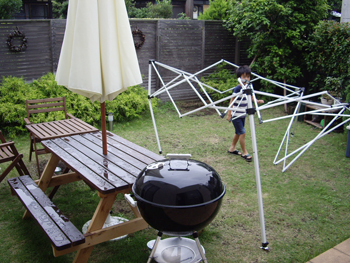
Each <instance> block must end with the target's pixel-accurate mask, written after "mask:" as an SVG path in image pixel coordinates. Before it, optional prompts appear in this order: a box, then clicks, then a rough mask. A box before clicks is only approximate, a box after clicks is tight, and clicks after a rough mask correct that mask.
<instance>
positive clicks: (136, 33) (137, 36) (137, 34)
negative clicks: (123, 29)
mask: <svg viewBox="0 0 350 263" xmlns="http://www.w3.org/2000/svg"><path fill="white" fill-rule="evenodd" d="M132 36H133V38H134V43H135V48H137V49H138V48H141V47H142V45H143V44H144V43H145V40H146V37H145V35H144V34H143V33H142V31H141V30H140V29H135V30H133V31H132ZM136 40H137V41H136Z"/></svg>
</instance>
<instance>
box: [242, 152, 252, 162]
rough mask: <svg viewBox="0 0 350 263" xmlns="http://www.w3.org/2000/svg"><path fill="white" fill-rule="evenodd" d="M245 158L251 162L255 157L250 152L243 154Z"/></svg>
mask: <svg viewBox="0 0 350 263" xmlns="http://www.w3.org/2000/svg"><path fill="white" fill-rule="evenodd" d="M241 157H242V158H243V159H245V160H246V161H247V162H251V161H252V160H253V157H252V156H251V155H250V154H249V153H248V154H246V155H241Z"/></svg>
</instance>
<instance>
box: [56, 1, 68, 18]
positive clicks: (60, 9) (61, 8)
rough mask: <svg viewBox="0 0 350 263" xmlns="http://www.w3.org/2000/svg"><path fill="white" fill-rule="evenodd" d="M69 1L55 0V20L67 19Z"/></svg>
mask: <svg viewBox="0 0 350 263" xmlns="http://www.w3.org/2000/svg"><path fill="white" fill-rule="evenodd" d="M67 12H68V1H67V0H53V1H52V16H53V18H62V19H66V18H67Z"/></svg>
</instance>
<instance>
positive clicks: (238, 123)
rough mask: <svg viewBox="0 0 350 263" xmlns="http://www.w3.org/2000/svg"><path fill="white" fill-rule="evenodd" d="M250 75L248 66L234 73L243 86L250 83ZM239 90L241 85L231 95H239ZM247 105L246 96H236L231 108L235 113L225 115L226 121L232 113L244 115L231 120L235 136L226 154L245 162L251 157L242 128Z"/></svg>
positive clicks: (261, 101) (249, 160) (258, 101)
mask: <svg viewBox="0 0 350 263" xmlns="http://www.w3.org/2000/svg"><path fill="white" fill-rule="evenodd" d="M250 74H251V69H250V67H248V66H242V67H239V68H238V69H237V71H236V75H237V78H241V80H242V83H243V84H246V83H247V82H249V81H250ZM241 89H242V87H241V85H238V86H237V87H235V88H234V89H233V93H239V92H240V91H241ZM234 99H235V98H232V99H231V101H230V105H231V103H232V101H233V100H234ZM241 99H242V101H241ZM252 100H253V101H254V99H253V97H252ZM256 102H257V103H264V101H263V100H257V101H256ZM247 105H248V102H247V99H246V96H244V95H243V94H242V96H241V95H240V96H238V98H237V100H236V102H235V103H234V104H233V107H235V108H236V112H235V111H232V112H231V111H228V114H227V120H228V121H230V120H231V117H232V113H234V115H233V116H234V117H235V116H240V115H242V114H244V115H242V116H240V117H239V118H236V119H234V120H232V123H233V126H234V127H235V135H234V136H233V139H232V144H231V146H230V148H229V150H228V152H229V153H231V154H236V155H240V156H241V157H242V158H244V159H245V160H246V161H247V162H251V161H252V158H253V157H252V156H251V155H250V154H249V153H248V151H247V148H246V146H245V134H246V131H245V128H244V124H245V117H246V114H245V113H246V109H247ZM238 141H239V143H240V145H241V148H242V153H241V152H240V151H238V150H237V149H236V145H237V142H238Z"/></svg>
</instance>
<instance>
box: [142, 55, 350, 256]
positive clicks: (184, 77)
mask: <svg viewBox="0 0 350 263" xmlns="http://www.w3.org/2000/svg"><path fill="white" fill-rule="evenodd" d="M221 63H226V64H227V65H230V66H232V67H235V68H238V67H239V66H237V65H235V64H233V63H231V62H229V61H227V60H224V59H222V60H220V61H218V62H216V63H214V64H212V65H210V66H208V67H206V68H204V69H202V70H200V71H198V72H196V73H188V72H186V71H184V70H180V69H177V68H174V67H171V66H169V65H165V64H163V63H160V62H157V61H155V60H150V61H149V72H148V74H149V75H148V99H149V106H150V111H151V116H152V122H153V126H154V130H155V134H156V139H157V144H158V149H159V153H160V154H161V153H162V149H161V146H160V140H159V136H158V131H157V126H156V122H155V118H154V114H153V110H152V102H151V99H152V98H153V97H156V96H159V95H161V94H163V93H166V94H167V95H168V96H169V99H170V101H171V102H172V104H173V105H174V107H175V109H176V111H177V113H178V115H179V117H180V118H181V117H184V116H187V115H189V114H192V113H195V112H197V111H200V110H203V109H206V108H211V109H214V110H215V111H216V112H217V113H218V115H219V116H220V117H221V118H224V117H225V115H226V113H227V112H228V111H229V110H231V111H235V110H236V109H237V106H236V107H235V106H233V105H234V103H235V102H237V97H238V95H243V96H244V97H246V99H247V101H248V107H247V114H248V116H249V123H250V129H251V136H252V145H253V157H254V168H255V177H256V187H257V194H258V205H259V217H260V226H261V237H262V246H261V248H262V249H264V250H268V242H267V240H266V231H265V219H264V208H263V200H262V190H261V180H260V169H259V158H258V149H257V142H256V130H255V124H254V115H255V113H257V115H258V118H259V123H267V122H272V121H276V120H281V119H286V118H290V122H289V125H288V127H287V130H286V132H285V135H284V137H283V139H282V142H281V144H280V147H279V149H278V151H277V153H276V156H275V159H274V161H273V163H274V164H278V163H281V162H283V169H282V172H284V171H286V170H287V169H288V168H289V167H290V166H291V165H292V164H293V163H294V162H295V161H296V160H297V159H298V158H299V157H300V156H301V155H302V154H303V153H304V152H305V151H306V150H307V149H308V148H309V147H310V146H311V145H312V144H313V143H314V142H315V141H317V140H318V139H320V138H322V137H323V136H324V135H326V134H328V133H330V132H332V131H334V130H335V129H337V128H338V127H341V126H342V125H344V124H345V123H347V122H349V121H350V118H349V117H350V115H349V114H344V112H345V110H350V109H349V105H348V104H347V103H342V102H340V101H339V100H338V99H337V98H334V97H333V96H332V95H330V94H329V93H328V91H321V92H318V93H314V94H309V95H304V88H301V87H297V86H293V85H289V84H285V83H281V82H278V81H275V80H270V79H267V78H264V77H262V76H260V75H258V74H256V73H254V72H252V73H251V76H252V78H253V79H252V80H251V81H250V82H249V83H247V84H243V83H242V81H241V79H240V78H238V82H239V83H240V85H241V86H242V87H243V88H242V90H241V91H240V92H239V93H232V90H233V89H234V87H231V88H229V89H228V90H225V91H220V90H217V89H215V88H213V87H211V86H209V85H207V84H205V83H203V82H201V81H200V79H199V78H198V77H199V75H200V74H203V73H204V72H206V71H208V70H209V69H212V68H213V67H216V66H217V65H219V64H221ZM157 67H161V68H164V69H166V70H169V71H171V72H173V73H174V74H175V77H174V78H172V79H171V80H170V81H168V82H167V83H166V82H165V81H164V79H163V78H162V76H161V74H160V73H159V70H158V68H157ZM152 70H153V71H154V72H155V73H156V75H157V77H158V79H159V81H160V83H161V87H160V88H159V89H158V90H156V91H155V92H153V93H152V91H151V90H152V89H151V85H152V83H151V82H152ZM256 80H262V81H267V82H269V83H271V84H273V85H275V86H277V87H279V88H281V89H283V90H284V91H285V93H286V95H285V96H282V95H277V94H273V93H267V92H262V91H257V90H254V88H253V82H254V81H256ZM184 83H185V84H188V86H189V88H191V89H192V90H193V92H194V93H195V94H196V95H197V96H198V98H199V100H200V101H201V102H202V103H203V106H200V107H198V108H197V109H194V110H191V111H188V112H186V113H181V112H180V110H179V108H178V107H177V105H176V102H175V100H174V99H173V98H172V95H171V94H170V90H172V89H175V88H177V87H179V85H181V84H184ZM194 83H195V84H196V85H197V86H198V88H196V87H195V86H194ZM205 88H207V89H210V90H212V91H214V92H217V93H220V94H224V93H227V92H230V91H231V93H230V94H229V95H228V96H226V97H224V98H222V99H219V100H217V101H213V100H212V98H211V97H210V95H209V94H208V92H207V91H206V89H205ZM198 89H199V90H200V91H201V92H202V93H203V94H204V96H205V98H206V99H207V100H208V101H209V103H208V102H207V101H206V100H205V99H204V98H203V96H202V95H201V94H200V92H199V91H198ZM255 94H258V95H262V96H268V97H271V98H273V99H274V100H272V101H270V102H268V103H266V104H264V105H261V106H258V104H257V103H256V100H255V99H254V102H255V103H254V104H255V105H254V107H253V103H252V97H253V98H255ZM322 94H327V95H328V96H329V97H331V98H333V100H334V102H335V103H334V105H324V104H321V103H317V102H312V101H310V99H312V98H315V97H316V98H317V97H319V96H321V95H322ZM231 98H235V99H234V101H233V102H232V103H231V105H229V106H228V107H222V106H218V104H220V103H222V102H224V101H230V99H231ZM292 102H294V103H297V105H296V107H295V110H294V112H293V114H291V115H287V116H282V117H278V118H273V119H269V120H263V119H262V117H261V114H260V111H261V110H264V109H269V108H272V107H276V106H280V105H284V104H288V103H292ZM237 103H238V105H239V103H240V102H239V101H238V102H237ZM237 103H236V104H237ZM302 103H304V104H309V105H314V106H321V108H320V109H317V110H313V111H308V112H307V113H306V112H300V107H301V104H302ZM330 109H332V110H339V111H338V112H335V113H329V112H328V113H327V112H325V111H328V110H330ZM305 114H311V115H322V116H331V117H333V119H332V120H331V121H330V122H329V123H328V124H327V125H326V126H325V127H324V128H323V129H322V130H321V132H320V133H318V134H317V136H316V137H315V138H314V139H313V140H311V141H310V142H308V143H306V144H304V145H303V146H301V147H299V148H298V149H296V150H294V151H293V152H291V153H288V145H289V138H290V136H293V133H292V132H291V128H292V125H293V123H294V121H295V120H296V118H297V117H298V116H302V115H305ZM340 117H342V118H343V119H345V120H343V121H342V122H340V123H337V124H335V121H336V120H337V119H338V118H340ZM235 118H239V116H238V117H235ZM283 146H284V147H285V152H284V157H282V158H280V159H278V158H279V156H280V154H281V151H282V148H283ZM293 155H296V156H295V157H294V159H292V160H291V161H290V162H289V163H288V164H287V159H288V158H290V157H292V156H293Z"/></svg>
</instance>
